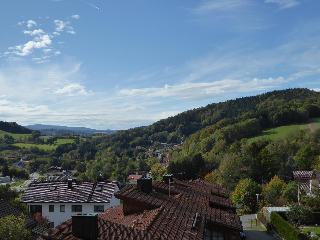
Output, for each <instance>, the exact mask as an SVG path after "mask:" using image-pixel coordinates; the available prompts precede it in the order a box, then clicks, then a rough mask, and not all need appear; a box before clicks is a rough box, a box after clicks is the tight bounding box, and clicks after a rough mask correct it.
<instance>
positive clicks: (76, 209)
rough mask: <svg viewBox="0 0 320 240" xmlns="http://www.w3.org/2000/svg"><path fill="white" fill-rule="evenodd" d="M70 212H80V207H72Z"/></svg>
mask: <svg viewBox="0 0 320 240" xmlns="http://www.w3.org/2000/svg"><path fill="white" fill-rule="evenodd" d="M71 211H72V212H82V205H72V206H71Z"/></svg>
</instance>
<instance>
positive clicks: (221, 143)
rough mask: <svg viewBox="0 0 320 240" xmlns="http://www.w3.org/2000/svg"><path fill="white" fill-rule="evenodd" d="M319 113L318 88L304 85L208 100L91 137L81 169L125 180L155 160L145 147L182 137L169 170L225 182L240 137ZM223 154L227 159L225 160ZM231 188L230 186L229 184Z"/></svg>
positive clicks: (239, 142)
mask: <svg viewBox="0 0 320 240" xmlns="http://www.w3.org/2000/svg"><path fill="white" fill-rule="evenodd" d="M319 116H320V93H318V92H315V91H311V90H308V89H288V90H283V91H273V92H269V93H266V94H262V95H258V96H253V97H244V98H239V99H236V100H230V101H226V102H222V103H217V104H210V105H208V106H206V107H203V108H198V109H194V110H190V111H187V112H184V113H181V114H178V115H177V116H174V117H170V118H168V119H164V120H160V121H158V122H156V123H154V124H152V125H150V126H147V127H139V128H134V129H129V130H126V131H119V132H117V133H115V134H112V135H110V136H106V137H102V138H98V139H95V146H96V150H97V154H96V157H95V158H96V161H94V162H90V163H89V164H88V165H87V169H86V171H87V173H88V171H89V174H87V175H89V176H92V173H93V172H94V169H105V170H101V171H104V173H106V174H105V176H113V177H116V178H118V179H124V177H125V174H127V173H128V172H132V171H134V170H149V169H150V167H151V166H150V165H151V164H150V162H152V163H154V159H150V158H149V157H148V156H147V155H146V151H147V150H148V148H149V147H150V146H153V145H154V144H156V143H161V142H165V143H178V144H179V143H181V142H183V145H182V148H181V150H175V151H174V152H173V153H172V160H171V163H170V166H169V171H171V172H186V175H187V176H188V177H190V178H195V177H199V176H205V175H206V174H208V173H211V172H212V171H213V174H211V175H212V177H213V178H214V180H215V181H220V182H222V183H225V182H227V181H224V180H223V179H227V177H225V176H224V175H225V173H224V172H223V171H221V168H223V167H224V165H225V164H226V163H227V162H229V161H231V160H232V159H237V156H234V153H235V152H238V151H239V150H240V147H244V146H242V145H241V144H242V140H243V139H244V138H249V137H252V136H257V135H259V134H261V133H262V130H264V129H268V128H272V127H276V126H282V125H288V124H293V123H306V122H308V121H310V120H311V119H313V118H316V117H319ZM243 141H245V140H243ZM252 144H256V143H252ZM268 144H269V142H268V141H266V142H264V143H261V142H260V143H258V144H257V146H251V145H250V146H247V147H249V148H257V150H256V151H258V152H259V151H260V150H261V148H262V146H264V147H265V146H267V145H268ZM277 146H278V145H277ZM232 149H233V151H232ZM252 151H254V150H252ZM258 152H256V153H258ZM228 155H230V156H232V157H228ZM253 155H254V157H256V156H255V154H253ZM290 156H291V155H290ZM225 158H226V159H228V160H226V161H224V160H223V159H225ZM248 164H251V163H248ZM252 164H256V163H252ZM277 164H280V163H277ZM231 165H232V164H231ZM246 167H250V165H247V166H246ZM226 168H227V167H226ZM219 169H220V170H219ZM238 170H239V169H238ZM261 170H264V169H263V168H261ZM218 171H219V172H218ZM252 171H255V170H252ZM219 173H220V174H219ZM257 174H258V175H259V176H262V177H260V179H259V181H263V180H264V179H263V178H269V177H270V176H263V174H262V175H261V174H260V173H257ZM93 175H94V174H93ZM229 175H230V174H229ZM231 177H232V178H235V177H236V176H231ZM235 181H236V180H235ZM230 187H233V185H232V183H231V184H230Z"/></svg>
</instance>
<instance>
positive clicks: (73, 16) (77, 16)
mask: <svg viewBox="0 0 320 240" xmlns="http://www.w3.org/2000/svg"><path fill="white" fill-rule="evenodd" d="M71 18H73V19H76V20H78V19H80V15H79V14H74V15H72V16H71Z"/></svg>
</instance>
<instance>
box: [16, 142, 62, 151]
mask: <svg viewBox="0 0 320 240" xmlns="http://www.w3.org/2000/svg"><path fill="white" fill-rule="evenodd" d="M12 145H13V146H16V147H19V148H27V149H30V148H34V147H37V148H39V149H40V150H43V151H47V152H49V151H54V150H55V149H56V147H57V146H56V145H50V144H35V143H14V144H12Z"/></svg>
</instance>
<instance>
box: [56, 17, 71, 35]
mask: <svg viewBox="0 0 320 240" xmlns="http://www.w3.org/2000/svg"><path fill="white" fill-rule="evenodd" d="M54 24H55V26H56V28H55V30H56V32H55V33H54V34H56V35H58V34H57V33H61V32H64V31H66V32H67V33H70V34H75V33H76V32H75V31H74V28H73V27H72V26H71V23H70V22H69V21H63V20H59V19H56V20H54Z"/></svg>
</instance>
